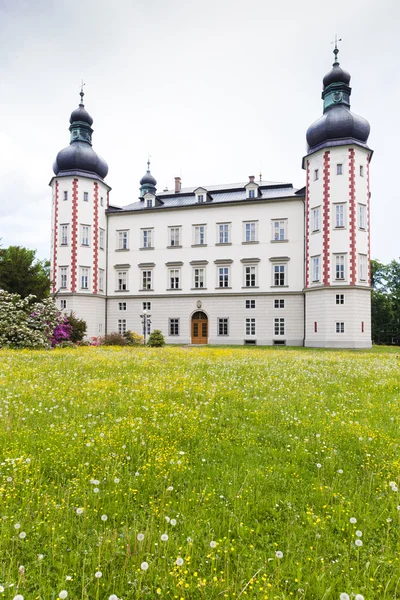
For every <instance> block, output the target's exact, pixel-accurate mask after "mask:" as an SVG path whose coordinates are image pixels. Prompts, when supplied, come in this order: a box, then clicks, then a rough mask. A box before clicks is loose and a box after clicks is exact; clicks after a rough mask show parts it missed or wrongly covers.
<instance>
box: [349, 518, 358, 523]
mask: <svg viewBox="0 0 400 600" xmlns="http://www.w3.org/2000/svg"><path fill="white" fill-rule="evenodd" d="M350 523H353V525H354V523H357V519H356V518H355V517H351V518H350Z"/></svg>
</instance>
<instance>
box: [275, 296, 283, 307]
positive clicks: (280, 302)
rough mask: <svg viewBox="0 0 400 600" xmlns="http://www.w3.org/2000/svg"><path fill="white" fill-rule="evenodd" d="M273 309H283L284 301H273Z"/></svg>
mask: <svg viewBox="0 0 400 600" xmlns="http://www.w3.org/2000/svg"><path fill="white" fill-rule="evenodd" d="M274 308H285V300H284V299H283V298H277V299H276V300H274Z"/></svg>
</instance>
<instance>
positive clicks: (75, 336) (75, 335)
mask: <svg viewBox="0 0 400 600" xmlns="http://www.w3.org/2000/svg"><path fill="white" fill-rule="evenodd" d="M66 318H67V321H68V323H69V324H70V326H71V335H70V340H71V342H74V343H75V344H76V343H77V342H80V341H81V340H83V338H84V337H85V333H86V329H87V325H86V321H84V320H83V319H78V317H77V316H76V314H75V313H74V312H73V311H72V310H71V312H70V313H69V315H67V317H66Z"/></svg>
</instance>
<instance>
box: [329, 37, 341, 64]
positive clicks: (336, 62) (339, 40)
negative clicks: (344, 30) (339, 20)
mask: <svg viewBox="0 0 400 600" xmlns="http://www.w3.org/2000/svg"><path fill="white" fill-rule="evenodd" d="M341 41H342V38H339V39H338V36H337V33H335V40H334V41H333V42H331V44H335V49H334V51H333V54H334V55H335V62H334V63H333V64H339V61H338V59H337V55H338V54H339V48H338V47H337V45H338V42H341Z"/></svg>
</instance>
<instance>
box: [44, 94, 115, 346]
mask: <svg viewBox="0 0 400 600" xmlns="http://www.w3.org/2000/svg"><path fill="white" fill-rule="evenodd" d="M80 96H81V101H80V104H79V106H78V108H77V109H75V110H74V111H73V112H72V113H71V117H70V127H69V131H70V133H71V138H70V144H69V146H67V147H66V148H64V149H63V150H61V151H60V152H59V153H58V154H57V157H56V160H55V162H54V165H53V171H54V174H55V176H54V177H53V178H52V180H51V182H50V186H51V188H52V201H53V202H52V248H51V275H52V291H53V293H56V294H57V298H58V300H59V305H60V307H61V308H63V309H65V310H66V311H67V312H70V311H71V310H73V311H75V312H76V313H77V314H78V315H79V316H80V317H81V318H83V319H84V320H85V321H86V322H87V325H88V331H90V332H92V333H93V332H96V333H98V334H99V335H102V334H103V333H104V331H105V320H106V319H105V295H106V247H107V220H106V209H107V206H108V193H109V191H110V189H111V188H110V187H109V186H108V185H107V184H106V183H105V182H104V179H105V177H106V176H107V173H108V165H107V163H106V162H105V160H103V159H102V158H101V157H100V156H99V155H98V154H97V153H96V152H95V151H94V150H93V147H92V133H93V129H92V125H93V119H92V117H91V116H90V115H89V113H88V112H87V110H86V109H85V106H84V104H83V96H84V93H83V88H82V89H81V93H80Z"/></svg>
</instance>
